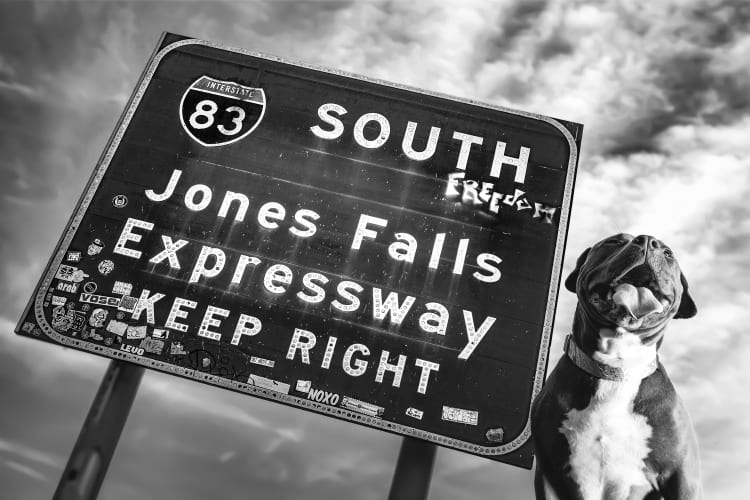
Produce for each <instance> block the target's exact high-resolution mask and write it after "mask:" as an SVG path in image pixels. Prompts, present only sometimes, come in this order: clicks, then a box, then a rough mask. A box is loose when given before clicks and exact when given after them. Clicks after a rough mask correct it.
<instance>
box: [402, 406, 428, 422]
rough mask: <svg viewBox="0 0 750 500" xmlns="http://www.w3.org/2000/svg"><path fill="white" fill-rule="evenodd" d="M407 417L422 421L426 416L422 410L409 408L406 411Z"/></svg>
mask: <svg viewBox="0 0 750 500" xmlns="http://www.w3.org/2000/svg"><path fill="white" fill-rule="evenodd" d="M406 415H407V416H409V417H411V418H416V419H417V420H422V417H423V416H424V412H423V411H422V410H417V409H416V408H413V407H411V406H410V407H408V408H407V409H406Z"/></svg>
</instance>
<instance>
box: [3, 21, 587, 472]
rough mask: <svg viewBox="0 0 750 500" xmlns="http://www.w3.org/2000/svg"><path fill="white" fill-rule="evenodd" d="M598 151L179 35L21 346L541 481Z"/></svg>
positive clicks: (502, 115) (50, 273)
mask: <svg viewBox="0 0 750 500" xmlns="http://www.w3.org/2000/svg"><path fill="white" fill-rule="evenodd" d="M581 132H582V126H581V125H578V124H574V123H570V122H566V121H561V120H556V119H552V118H548V117H544V116H539V115H533V114H529V113H524V112H520V111H512V110H508V109H503V108H498V107H495V106H490V105H486V104H480V103H476V102H472V101H469V100H466V99H458V98H452V97H447V96H443V95H439V94H435V93H431V92H428V91H423V90H418V89H413V88H407V87H404V86H401V85H395V84H391V83H386V82H381V81H376V80H372V79H368V78H365V77H361V76H355V75H350V74H345V73H342V72H338V71H331V70H326V69H320V68H315V67H311V66H308V65H304V64H298V63H290V62H288V61H285V60H282V59H279V58H275V57H269V56H264V55H260V54H256V53H252V52H248V51H244V50H236V49H228V48H224V47H221V46H218V45H216V44H213V43H210V42H206V41H200V40H195V39H187V38H184V37H181V36H177V35H171V34H165V35H164V36H163V38H162V40H161V41H160V44H159V46H158V47H157V49H156V51H155V53H154V55H153V56H152V58H151V60H150V62H149V63H148V66H147V68H146V70H145V71H144V74H143V76H142V79H141V81H140V83H139V85H138V87H137V88H136V90H135V92H134V95H133V97H132V99H131V101H130V103H129V104H128V106H127V109H126V110H125V112H124V114H123V117H122V119H121V121H120V123H119V124H118V126H117V129H116V130H115V132H114V134H113V136H112V138H111V140H110V143H109V144H108V146H107V148H106V150H105V152H104V154H103V155H102V158H101V160H100V162H99V164H98V165H97V166H96V169H95V170H94V172H93V174H92V176H91V180H90V182H89V184H88V186H87V187H86V189H85V192H84V193H83V196H82V198H81V201H80V203H79V205H78V207H77V208H76V210H75V212H74V214H73V215H72V217H71V219H70V222H69V224H68V226H67V227H66V228H65V230H64V233H63V236H62V238H61V240H60V243H59V245H58V247H57V249H56V250H55V252H54V254H53V256H52V258H51V261H50V263H49V265H48V268H47V270H46V271H45V273H44V275H43V276H42V278H41V280H40V283H39V285H38V288H37V289H36V292H35V293H34V295H33V297H32V298H31V301H30V303H29V305H28V307H27V310H26V313H25V315H24V317H23V318H22V319H21V321H20V322H19V325H18V329H17V331H18V333H19V334H21V335H27V336H32V337H36V338H39V339H42V340H46V341H48V342H53V343H57V344H62V345H64V346H68V347H72V348H75V349H79V350H83V351H88V352H92V353H94V354H98V355H101V356H105V357H109V358H114V359H121V360H125V361H128V362H131V363H136V364H139V365H142V366H145V367H147V368H151V369H154V370H159V371H162V372H167V373H172V374H176V375H180V376H183V377H187V378H192V379H195V380H198V381H201V382H205V383H208V384H213V385H217V386H221V387H225V388H228V389H232V390H235V391H239V392H243V393H247V394H250V395H253V396H257V397H261V398H264V399H267V400H272V401H277V402H280V403H284V404H287V405H291V406H295V407H298V408H302V409H305V410H309V411H313V412H317V413H321V414H324V415H330V416H333V417H337V418H340V419H343V420H347V421H350V422H355V423H359V424H363V425H366V426H370V427H374V428H378V429H382V430H386V431H390V432H394V433H398V434H402V435H408V436H413V437H417V438H421V439H424V440H427V441H431V442H434V443H437V444H440V445H442V446H447V447H451V448H455V449H458V450H463V451H466V452H470V453H474V454H477V455H481V456H485V457H489V458H493V459H496V460H499V461H503V462H507V463H511V464H515V465H520V466H525V467H530V466H531V461H532V457H531V451H530V444H529V408H530V405H531V401H532V398H533V397H534V396H535V395H536V394H537V393H538V392H539V390H540V388H541V385H542V382H543V379H544V375H545V370H546V364H547V354H548V349H549V342H550V336H551V328H552V321H553V315H554V311H555V303H556V298H557V291H558V286H559V279H560V272H561V265H562V256H563V249H564V243H565V238H566V233H567V226H568V220H569V215H570V204H571V198H572V192H573V184H574V178H575V170H576V164H577V158H578V149H579V147H580V141H581Z"/></svg>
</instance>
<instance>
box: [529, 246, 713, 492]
mask: <svg viewBox="0 0 750 500" xmlns="http://www.w3.org/2000/svg"><path fill="white" fill-rule="evenodd" d="M565 287H566V288H567V289H568V290H570V291H571V292H574V293H576V295H577V296H578V305H577V308H576V312H575V317H574V319H573V331H572V334H571V335H569V336H568V337H567V339H566V341H565V352H566V355H565V356H563V357H562V358H561V359H560V361H559V362H558V363H557V365H556V366H555V368H554V370H553V371H552V372H551V373H550V375H549V378H548V379H547V382H546V384H545V386H544V387H543V389H542V391H541V392H540V393H539V395H538V396H537V397H536V398H535V400H534V403H533V405H532V410H531V435H532V440H533V444H534V453H535V455H536V457H537V465H536V471H535V476H534V490H535V492H536V498H537V499H538V500H542V499H544V500H550V499H560V500H568V499H575V500H603V499H606V500H655V499H665V500H695V499H701V498H703V493H702V487H701V480H700V465H699V457H698V445H697V441H696V437H695V431H694V429H693V426H692V423H691V422H690V417H689V415H688V413H687V410H686V408H685V406H684V404H683V403H682V401H681V400H680V398H679V397H678V395H677V393H676V392H675V389H674V386H673V385H672V382H671V381H670V379H669V377H668V375H667V372H666V371H665V370H664V367H663V366H662V364H661V363H660V362H659V358H658V354H657V352H658V349H659V347H660V346H661V343H662V340H663V338H664V332H665V330H666V327H667V324H668V323H669V322H670V320H671V319H672V318H690V317H692V316H694V315H695V314H696V306H695V302H694V301H693V299H692V297H691V296H690V294H689V293H688V283H687V280H686V279H685V276H684V275H683V274H682V271H681V270H680V266H679V264H678V263H677V260H676V258H675V256H674V254H673V252H672V250H671V249H670V248H669V247H667V246H666V245H665V244H664V243H662V242H661V241H659V240H658V239H656V238H654V237H652V236H647V235H640V236H635V237H634V236H632V235H629V234H617V235H614V236H611V237H609V238H606V239H604V240H602V241H600V242H598V243H596V244H595V245H594V246H592V247H591V248H589V249H587V250H586V251H584V252H583V254H581V256H580V257H579V258H578V261H577V263H576V268H575V269H574V270H573V272H572V273H571V274H570V276H569V277H568V278H567V279H566V280H565Z"/></svg>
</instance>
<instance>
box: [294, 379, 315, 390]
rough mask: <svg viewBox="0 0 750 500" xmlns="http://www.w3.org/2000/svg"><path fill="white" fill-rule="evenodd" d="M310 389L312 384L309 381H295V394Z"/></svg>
mask: <svg viewBox="0 0 750 500" xmlns="http://www.w3.org/2000/svg"><path fill="white" fill-rule="evenodd" d="M310 387H312V382H310V381H309V380H298V381H297V392H308V391H310Z"/></svg>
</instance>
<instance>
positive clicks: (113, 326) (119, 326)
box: [106, 319, 128, 336]
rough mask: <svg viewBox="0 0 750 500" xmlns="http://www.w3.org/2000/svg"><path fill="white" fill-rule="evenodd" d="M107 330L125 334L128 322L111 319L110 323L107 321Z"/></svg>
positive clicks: (116, 333)
mask: <svg viewBox="0 0 750 500" xmlns="http://www.w3.org/2000/svg"><path fill="white" fill-rule="evenodd" d="M106 330H107V331H108V332H112V333H114V334H115V335H120V336H122V335H125V332H126V331H127V330H128V324H127V323H123V322H122V321H117V320H114V319H112V320H110V321H109V323H107V328H106Z"/></svg>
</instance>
